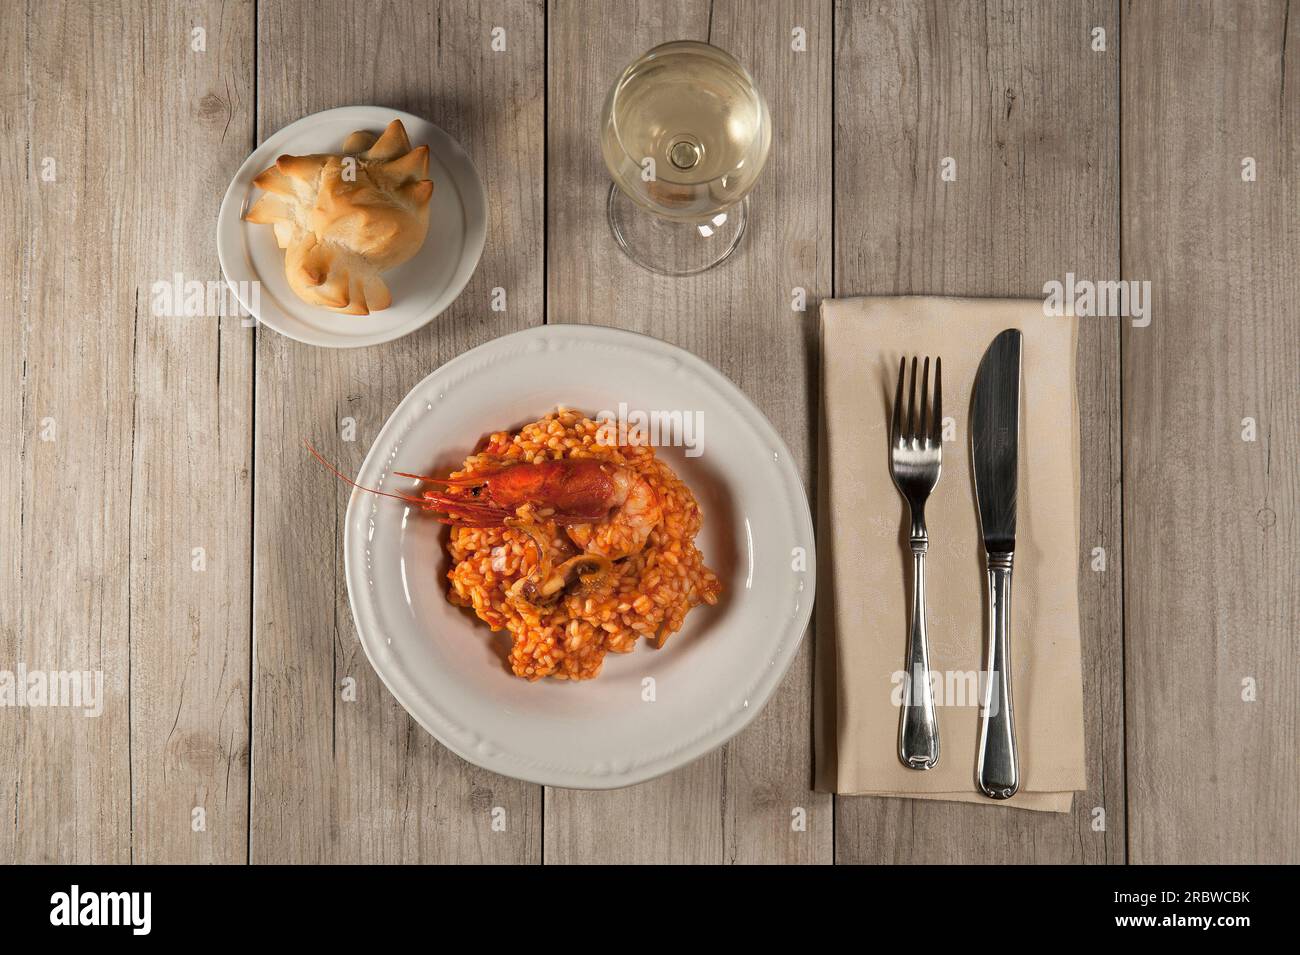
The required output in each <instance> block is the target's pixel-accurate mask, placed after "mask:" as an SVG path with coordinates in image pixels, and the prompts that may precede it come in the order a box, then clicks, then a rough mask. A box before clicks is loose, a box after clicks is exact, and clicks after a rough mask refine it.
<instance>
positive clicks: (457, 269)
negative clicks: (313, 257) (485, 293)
mask: <svg viewBox="0 0 1300 955" xmlns="http://www.w3.org/2000/svg"><path fill="white" fill-rule="evenodd" d="M394 119H400V120H401V121H402V124H403V125H404V126H405V127H406V133H407V136H409V137H410V140H411V144H412V145H414V146H419V145H421V144H424V143H427V144H428V146H429V178H430V179H432V180H433V198H432V199H431V200H430V206H429V234H428V236H427V237H426V238H425V240H424V245H423V246H421V247H420V251H419V252H417V253H416V255H415V257H414V258H413V259H411V260H410V261H409V262H405V263H403V264H402V265H399V266H398V267H397V268H395V269H392V270H391V271H388V272H385V273H384V281H385V282H386V283H387V284H388V287H389V289H390V290H391V291H392V293H393V304H392V305H390V306H389V307H388V308H386V309H383V310H382V311H377V312H372V313H371V314H370V315H340V314H339V313H337V312H333V311H330V310H329V309H327V308H320V307H318V306H315V305H308V304H307V303H306V302H304V301H303V300H302V299H300V298H298V296H297V295H295V294H294V293H293V290H292V289H291V288H289V282H288V280H287V279H286V278H285V277H284V252H283V251H282V250H281V249H280V247H279V246H278V245H276V243H275V234H274V232H273V230H272V229H271V227H270V226H267V225H257V224H255V223H252V222H245V221H244V213H245V211H247V209H248V207H249V206H250V205H251V204H252V203H253V202H254V201H255V200H256V199H257V197H258V196H259V195H261V190H260V189H258V188H257V187H256V186H254V185H253V178H254V177H255V176H256V175H257V174H258V173H260V172H261V171H262V170H263V169H266V168H267V167H269V166H271V165H273V164H274V163H275V160H276V157H278V156H281V155H284V154H286V153H288V154H290V155H305V154H309V153H337V152H338V151H339V149H341V148H342V147H343V141H344V140H345V139H347V137H348V135H349V134H351V133H353V132H355V131H356V130H358V129H369V130H372V131H374V132H376V133H378V132H381V131H383V128H384V127H385V126H387V125H388V124H389V123H391V122H392V121H393V120H394ZM486 235H487V197H486V195H485V193H484V191H483V183H482V181H481V180H480V179H479V177H478V172H477V171H476V170H475V169H474V163H473V162H472V161H471V160H470V158H469V155H468V154H467V153H466V152H465V150H464V149H462V148H461V147H460V144H459V143H457V142H456V141H455V140H454V139H452V138H451V137H450V136H448V135H447V134H446V133H444V132H443V131H442V130H441V129H439V128H438V127H437V126H435V125H433V123H430V122H428V121H427V120H423V119H420V117H418V116H412V115H411V114H410V113H404V112H402V111H401V110H396V109H386V108H383V107H379V106H342V107H339V108H338V109H327V110H325V111H324V112H321V113H314V114H312V115H311V116H304V117H303V118H302V119H300V120H298V121H297V122H295V123H290V124H289V125H288V126H286V127H284V129H282V130H280V131H279V132H278V133H275V134H274V135H273V136H271V137H270V138H269V139H267V140H266V142H264V143H262V145H261V146H259V147H258V148H257V149H256V150H255V151H254V152H253V154H252V155H251V156H249V157H248V158H247V159H246V160H244V164H243V165H242V166H240V167H239V172H238V173H236V175H235V178H234V181H233V182H231V184H230V188H229V189H227V190H226V197H225V199H223V200H222V202H221V212H220V214H219V215H218V217H217V254H218V257H219V258H220V259H221V271H222V273H224V275H225V277H226V282H227V283H229V285H230V287H231V289H232V291H233V292H234V294H235V296H236V297H237V298H238V299H239V303H240V304H241V305H242V306H244V309H245V310H246V311H248V312H249V313H251V314H252V315H254V316H256V317H257V319H258V320H259V321H261V322H264V323H265V324H267V325H269V326H270V327H271V328H274V329H275V330H276V331H277V332H279V333H280V334H282V335H288V336H289V337H290V338H294V339H297V340H298V341H300V342H306V343H307V344H308V345H324V346H326V347H330V348H356V347H359V346H362V345H377V344H379V343H380V342H387V341H392V340H393V339H394V338H401V337H402V336H403V335H409V334H410V333H411V332H413V331H415V330H416V329H417V328H421V327H423V326H424V325H426V324H428V323H429V322H430V321H431V320H432V319H433V318H434V317H435V316H437V315H438V314H440V313H441V312H442V311H443V310H444V309H445V308H446V307H447V306H448V305H450V304H451V303H452V302H453V301H455V299H456V296H457V295H459V294H460V293H461V291H462V290H463V289H464V288H465V285H466V283H468V282H469V279H470V276H471V275H473V274H474V269H475V268H476V267H477V266H478V260H479V256H480V255H482V253H483V243H484V239H485V237H486ZM253 282H257V283H260V285H259V286H258V289H259V291H258V295H257V296H256V298H254V296H252V295H251V294H249V292H248V290H249V289H250V288H251V287H252V286H251V285H250V284H249V283H253Z"/></svg>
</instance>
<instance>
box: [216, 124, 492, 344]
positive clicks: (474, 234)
mask: <svg viewBox="0 0 1300 955" xmlns="http://www.w3.org/2000/svg"><path fill="white" fill-rule="evenodd" d="M376 113H381V114H383V115H384V116H386V117H388V118H389V120H390V121H391V120H392V119H400V120H402V121H403V123H405V124H407V125H410V124H411V123H412V122H417V123H423V124H425V125H427V126H431V127H432V128H433V129H435V130H437V132H438V133H439V134H441V135H442V136H443V137H444V138H445V139H446V142H447V143H448V144H449V145H450V146H451V147H453V148H454V149H455V150H456V151H457V152H458V153H459V155H460V158H462V159H463V160H464V162H465V163H466V165H467V167H468V169H469V171H470V172H472V173H473V182H474V185H475V186H476V190H475V191H476V197H477V199H478V203H479V206H480V207H481V208H482V211H483V214H482V217H481V220H479V221H471V220H469V219H467V220H466V229H465V253H464V254H463V255H462V256H461V258H460V260H459V262H458V263H457V271H459V270H460V269H461V268H462V267H463V266H464V263H466V262H468V263H469V266H468V268H467V269H466V270H465V274H464V277H463V279H462V280H461V281H460V282H459V283H457V282H456V280H455V276H454V275H453V279H452V282H451V283H450V284H449V285H448V286H447V291H446V292H445V293H444V294H445V295H446V302H445V303H444V304H443V305H442V307H441V308H437V309H430V311H429V313H428V315H427V316H426V317H424V318H423V319H422V320H420V321H419V323H418V324H415V325H412V326H410V327H406V326H399V327H397V328H393V329H389V330H388V331H384V332H377V333H376V332H371V333H368V334H365V335H358V336H356V337H355V338H353V337H349V336H343V335H337V334H334V333H324V332H311V333H309V334H307V335H304V334H303V333H301V332H300V331H297V330H291V329H289V328H285V327H281V325H280V324H279V319H271V320H268V319H266V318H264V317H263V316H262V315H260V314H258V313H257V311H255V310H254V309H253V308H251V307H250V305H249V303H248V302H246V301H244V299H242V298H240V296H239V285H238V283H237V282H236V281H235V280H233V279H231V277H230V275H231V271H232V270H231V266H230V264H229V263H228V260H232V259H233V258H234V257H235V254H236V251H237V250H236V249H235V248H233V247H232V246H234V245H238V246H240V247H241V248H242V247H243V243H242V242H240V241H239V240H238V239H236V238H235V234H236V233H235V231H234V228H233V227H234V226H236V225H237V224H238V216H239V209H240V206H241V205H242V203H243V199H244V193H245V191H246V190H243V189H237V186H238V184H239V181H240V179H241V178H243V176H244V174H245V172H247V171H248V170H249V169H250V168H251V167H253V166H256V165H262V164H263V163H265V162H267V159H266V157H265V156H264V155H263V154H264V153H269V152H274V151H275V148H277V147H273V146H272V144H273V143H274V142H275V141H276V140H277V139H279V138H291V137H292V135H293V134H294V133H295V132H296V131H298V129H299V128H300V127H303V126H307V125H310V124H312V123H316V122H319V121H320V120H322V119H323V118H325V117H331V116H337V117H338V118H339V119H343V118H346V117H348V116H355V117H356V119H357V121H358V122H362V123H373V122H377V120H373V119H372V118H371V117H373V115H374V114H376ZM259 156H261V157H262V158H258V157H259ZM254 160H256V162H254ZM458 192H459V189H458ZM490 219H491V210H490V208H489V206H488V196H487V188H486V187H485V186H484V184H483V175H482V173H481V172H479V169H478V166H477V164H476V163H475V162H474V159H473V157H472V156H470V154H469V151H468V150H467V149H465V147H464V146H463V145H461V143H460V141H459V140H457V139H456V138H455V137H454V136H452V135H451V134H450V133H448V132H447V131H446V130H445V129H443V128H442V127H441V126H439V125H438V124H437V123H435V122H433V121H432V120H429V119H425V118H424V117H423V116H418V115H416V114H415V113H411V112H408V111H406V110H402V109H395V108H392V107H388V106H375V105H367V104H354V105H351V106H334V107H331V108H329V109H322V110H318V111H316V112H314V113H309V114H308V115H306V116H302V117H299V118H298V119H295V120H294V121H293V122H291V123H289V124H287V125H285V126H282V127H280V128H279V129H277V130H276V131H275V132H273V133H271V134H270V135H269V136H267V137H266V139H264V140H263V141H262V142H260V143H258V144H257V145H256V146H255V147H254V149H253V151H252V152H250V153H249V154H248V155H247V156H246V157H244V161H243V162H242V163H240V164H239V168H238V169H236V170H235V174H234V175H233V176H232V177H231V179H230V184H229V185H228V186H227V187H226V192H225V194H224V195H223V196H222V199H221V206H220V208H219V210H218V212H217V229H216V231H217V235H216V238H217V260H218V262H219V263H220V266H221V277H222V279H223V280H224V281H225V283H226V286H227V287H228V288H229V289H230V292H231V294H232V295H233V296H234V297H235V298H236V300H237V301H238V302H239V304H240V305H241V306H242V307H243V309H244V311H246V312H247V313H249V314H250V315H252V316H253V317H254V318H256V319H257V324H258V325H265V326H266V327H267V328H270V329H271V330H272V331H274V332H276V333H277V334H279V335H283V336H284V337H285V338H289V339H292V340H293V341H296V342H301V343H302V344H304V345H312V346H315V347H317V348H367V347H370V346H372V345H383V344H386V343H387V342H391V341H396V340H397V339H399V338H405V337H406V336H407V335H413V334H415V333H416V332H417V331H419V330H420V329H422V328H424V327H425V326H426V325H428V324H429V323H430V322H432V321H433V320H434V319H435V318H437V317H438V316H439V315H442V314H443V313H444V312H445V311H446V310H447V309H448V308H450V307H451V306H452V304H454V303H455V301H456V300H457V299H458V298H460V296H461V293H462V292H464V291H465V289H466V287H467V286H468V285H469V283H470V280H471V279H472V278H473V277H474V273H475V272H477V271H478V267H479V263H480V262H482V260H483V250H484V249H485V248H486V247H487V227H488V221H489V220H490ZM399 268H400V266H399ZM253 275H254V278H256V277H257V275H256V272H254V273H253ZM435 301H436V300H435ZM309 307H310V306H309ZM322 311H329V310H328V309H322Z"/></svg>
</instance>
